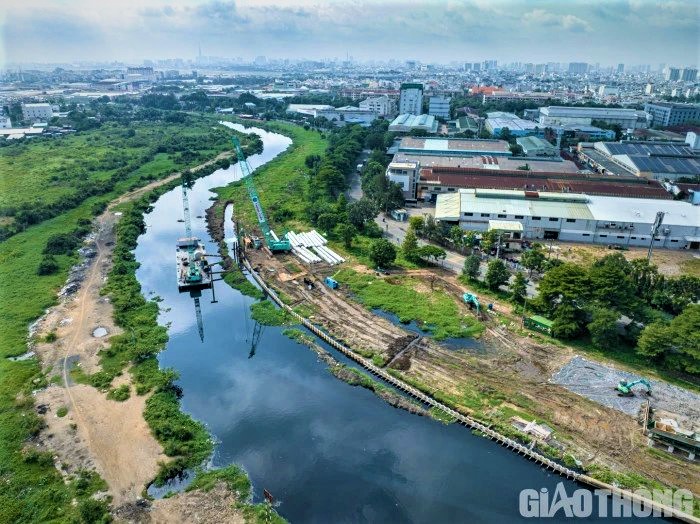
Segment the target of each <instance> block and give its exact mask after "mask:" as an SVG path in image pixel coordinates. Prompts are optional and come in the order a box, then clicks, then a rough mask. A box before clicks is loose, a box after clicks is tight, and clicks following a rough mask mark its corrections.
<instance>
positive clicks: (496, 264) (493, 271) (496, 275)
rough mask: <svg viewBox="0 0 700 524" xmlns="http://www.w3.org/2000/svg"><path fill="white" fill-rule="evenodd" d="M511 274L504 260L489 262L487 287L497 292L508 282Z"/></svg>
mask: <svg viewBox="0 0 700 524" xmlns="http://www.w3.org/2000/svg"><path fill="white" fill-rule="evenodd" d="M509 278H510V273H509V272H508V268H507V267H506V265H505V263H504V262H503V260H500V259H495V260H492V261H491V262H489V265H488V269H487V270H486V285H487V286H488V288H489V289H491V290H494V291H496V290H497V289H498V288H499V287H501V286H502V285H503V284H505V283H506V282H508V279H509Z"/></svg>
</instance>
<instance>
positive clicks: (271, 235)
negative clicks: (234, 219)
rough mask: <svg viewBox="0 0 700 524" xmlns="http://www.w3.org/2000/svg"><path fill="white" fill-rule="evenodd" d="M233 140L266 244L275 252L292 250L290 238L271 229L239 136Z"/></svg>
mask: <svg viewBox="0 0 700 524" xmlns="http://www.w3.org/2000/svg"><path fill="white" fill-rule="evenodd" d="M231 141H232V142H233V145H234V147H235V148H236V156H237V157H238V165H240V166H241V173H242V175H243V177H242V178H243V181H244V182H245V187H246V189H248V196H249V197H250V200H251V202H253V207H254V208H255V214H256V215H257V216H258V223H259V224H260V229H261V230H262V233H263V237H264V238H265V245H267V247H268V248H269V249H270V251H272V252H273V253H279V252H285V251H291V249H292V244H291V243H290V242H289V240H288V239H287V238H286V237H282V238H278V237H277V235H275V232H274V231H272V229H270V225H269V224H268V223H267V218H266V217H265V211H263V208H262V205H261V204H260V197H259V196H258V191H257V190H256V189H255V184H254V183H253V170H252V169H251V168H250V164H248V160H246V157H245V155H244V154H243V149H241V143H240V142H239V141H238V138H237V137H235V136H234V137H231Z"/></svg>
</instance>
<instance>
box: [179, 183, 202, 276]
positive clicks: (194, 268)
mask: <svg viewBox="0 0 700 524" xmlns="http://www.w3.org/2000/svg"><path fill="white" fill-rule="evenodd" d="M187 185H188V181H187V180H186V179H185V178H184V177H183V179H182V211H183V215H184V219H185V239H186V241H187V242H189V243H188V244H187V246H186V247H187V259H188V265H187V273H186V274H185V275H184V284H185V285H187V286H190V285H197V284H200V283H201V282H202V280H203V277H202V271H201V269H200V267H199V263H198V261H197V260H195V249H196V248H197V241H196V239H195V238H193V237H192V221H191V219H190V200H189V198H188V197H187Z"/></svg>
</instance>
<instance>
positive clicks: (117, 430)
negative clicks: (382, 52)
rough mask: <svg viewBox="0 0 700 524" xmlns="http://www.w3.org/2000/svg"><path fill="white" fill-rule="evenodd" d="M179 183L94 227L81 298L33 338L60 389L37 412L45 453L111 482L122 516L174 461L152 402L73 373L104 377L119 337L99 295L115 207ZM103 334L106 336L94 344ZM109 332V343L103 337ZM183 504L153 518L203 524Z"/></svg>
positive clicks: (66, 303) (46, 395)
mask: <svg viewBox="0 0 700 524" xmlns="http://www.w3.org/2000/svg"><path fill="white" fill-rule="evenodd" d="M229 156H231V153H228V152H226V153H222V154H220V155H218V156H217V157H216V158H215V159H213V160H211V161H208V162H206V163H204V164H202V165H200V166H197V167H195V168H193V170H194V171H197V170H199V169H202V168H203V167H205V166H207V165H210V164H212V163H213V162H215V161H216V160H218V159H221V158H227V157H229ZM179 176H180V174H179V173H174V174H172V175H170V176H168V177H166V178H164V179H161V180H158V181H155V182H152V183H150V184H148V185H147V186H144V187H142V188H139V189H136V190H134V191H131V192H129V193H126V194H124V195H122V196H120V197H119V198H117V199H115V200H114V201H112V202H111V203H110V204H109V205H108V207H107V209H106V210H105V211H104V212H103V213H102V214H101V215H100V216H99V217H97V218H96V219H95V221H94V231H95V233H94V238H93V239H92V240H91V241H90V242H88V244H87V247H88V249H90V248H92V256H90V257H89V258H88V259H87V261H86V262H85V265H86V268H85V271H84V274H83V278H82V281H81V282H80V283H79V286H78V288H77V290H75V292H74V293H72V294H70V295H68V296H67V297H64V298H63V299H62V301H61V302H60V303H59V304H58V305H57V306H55V307H53V308H51V309H50V310H49V311H48V312H47V314H46V315H45V316H44V317H42V319H40V320H39V321H38V322H37V328H36V334H35V337H34V340H35V348H34V349H35V351H36V353H37V355H38V356H39V358H40V359H41V362H42V365H43V368H44V370H45V371H46V372H47V373H49V376H51V377H53V378H52V383H53V385H51V386H49V387H48V388H46V389H45V390H42V391H40V392H38V393H37V395H36V396H37V406H40V407H41V409H42V411H43V410H46V416H45V420H46V424H47V428H46V429H45V430H44V431H43V432H42V433H41V435H40V438H39V442H40V446H42V447H44V448H45V449H48V450H51V451H52V452H53V453H54V454H55V455H56V456H57V457H58V460H57V467H58V469H59V470H60V471H61V472H63V473H64V474H69V473H73V472H75V471H77V470H79V469H95V470H96V471H97V472H98V473H99V474H100V475H101V476H102V478H104V479H105V481H106V482H107V485H108V490H109V494H110V495H111V496H112V497H113V507H114V508H116V509H117V510H118V509H119V507H120V506H121V507H128V506H133V505H134V504H135V503H137V502H138V501H139V500H140V498H141V492H142V490H143V489H144V487H145V486H146V485H147V483H148V482H150V481H151V480H152V479H153V478H154V476H155V474H156V471H157V468H158V462H159V461H164V460H167V457H166V456H165V455H164V454H163V453H162V447H161V446H160V444H159V443H158V442H157V441H156V439H155V438H154V437H153V435H152V434H151V431H150V428H149V427H148V425H147V424H146V422H145V420H144V419H143V410H144V406H145V401H146V397H142V396H138V395H136V394H135V392H134V391H133V390H132V395H131V397H130V398H129V399H128V400H127V401H125V402H116V401H112V400H108V399H107V397H106V395H105V394H104V393H101V392H99V391H98V390H96V389H94V388H93V387H91V386H87V385H81V384H75V383H74V382H73V381H72V380H71V377H70V369H71V368H72V366H74V365H78V366H80V367H81V368H82V369H83V370H84V371H85V372H87V373H93V372H95V371H97V370H99V357H98V352H99V351H100V350H101V349H105V348H107V347H108V346H109V342H108V335H114V334H118V333H119V332H120V330H119V328H118V326H116V325H115V323H114V321H113V308H112V305H111V303H110V302H109V299H108V297H103V296H100V289H101V288H102V286H103V285H104V282H105V280H106V278H107V274H108V273H109V270H110V268H111V266H112V253H113V246H114V242H115V234H114V227H115V225H116V223H117V221H118V220H119V215H118V214H115V212H114V208H115V206H117V205H119V204H122V203H125V202H128V201H130V200H133V199H136V198H138V197H140V196H141V195H143V194H145V193H147V192H148V191H150V190H152V189H155V188H157V187H159V186H162V185H164V184H167V183H169V182H171V181H173V180H175V179H177V178H178V177H179ZM96 328H103V329H104V331H103V332H102V333H100V332H97V333H96V334H97V335H98V336H94V335H93V333H94V331H95V329H96ZM105 332H106V334H107V336H104V335H103V334H104V333H105ZM49 333H53V334H55V338H56V339H55V341H53V342H45V340H46V335H48V334H49ZM99 335H103V336H99ZM129 379H130V377H129V375H128V374H125V375H123V376H121V377H118V378H117V379H116V380H115V382H114V386H118V385H121V384H129ZM60 408H67V409H68V414H67V415H66V416H65V417H58V416H57V413H58V412H59V409H60ZM227 497H228V496H227ZM190 498H192V497H190ZM229 498H230V497H228V498H227V499H226V500H227V501H228V499H229ZM177 499H178V497H174V498H172V499H167V500H166V501H159V503H158V504H157V505H156V508H158V509H157V511H156V512H155V513H154V515H153V516H154V517H156V516H157V518H156V521H159V522H165V521H166V520H167V521H172V522H186V521H197V519H196V518H194V517H193V514H192V512H191V507H190V508H189V509H188V510H187V511H185V509H186V508H188V507H189V505H188V504H186V503H180V502H178V501H177ZM200 499H202V500H200ZM197 500H198V501H199V502H198V504H199V505H201V506H202V509H201V512H205V511H206V504H207V503H209V502H207V501H210V502H211V503H212V504H213V505H214V507H219V505H220V504H221V500H218V499H216V497H214V496H213V495H212V496H211V497H209V496H207V497H205V498H202V497H200V498H199V499H197ZM229 505H230V504H229ZM234 514H235V512H234ZM234 516H236V518H238V517H239V515H234ZM191 517H192V518H191ZM150 518H151V516H150V514H149V513H148V512H146V513H145V514H141V515H140V516H139V518H138V519H137V520H139V521H143V520H144V519H145V521H148V520H150ZM192 519H194V520H192ZM126 520H127V521H129V520H130V519H126Z"/></svg>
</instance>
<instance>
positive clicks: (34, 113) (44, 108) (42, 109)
mask: <svg viewBox="0 0 700 524" xmlns="http://www.w3.org/2000/svg"><path fill="white" fill-rule="evenodd" d="M51 117H53V108H52V107H51V104H48V103H45V102H44V103H39V104H22V119H23V120H24V121H26V122H48V121H49V120H51Z"/></svg>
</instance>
